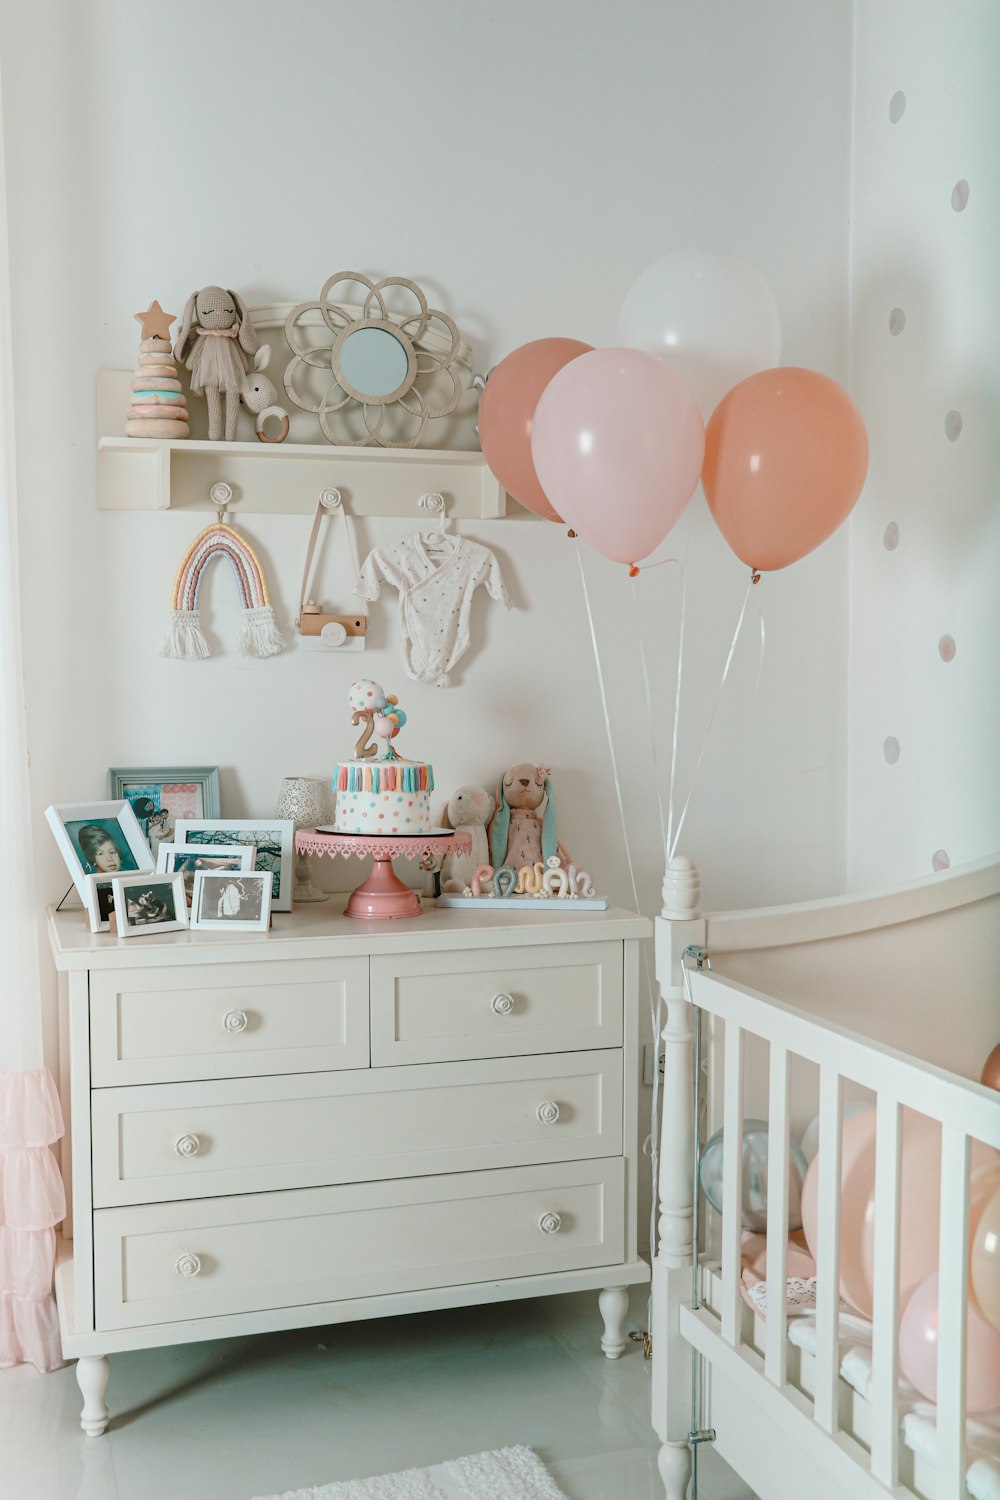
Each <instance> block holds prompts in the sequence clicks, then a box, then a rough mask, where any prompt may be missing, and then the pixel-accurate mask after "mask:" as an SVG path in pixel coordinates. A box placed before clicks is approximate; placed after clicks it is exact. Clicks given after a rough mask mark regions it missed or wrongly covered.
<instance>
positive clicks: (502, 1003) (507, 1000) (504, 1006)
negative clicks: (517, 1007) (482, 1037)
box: [491, 991, 514, 1016]
mask: <svg viewBox="0 0 1000 1500" xmlns="http://www.w3.org/2000/svg"><path fill="white" fill-rule="evenodd" d="M491 1004H492V1007H493V1010H494V1011H495V1013H496V1014H497V1015H498V1016H509V1015H510V1013H511V1011H512V1010H513V1009H514V996H513V995H507V994H504V992H503V991H501V992H500V994H499V995H494V996H493V1000H492V1002H491Z"/></svg>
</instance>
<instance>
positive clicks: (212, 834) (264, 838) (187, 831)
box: [174, 818, 295, 911]
mask: <svg viewBox="0 0 1000 1500" xmlns="http://www.w3.org/2000/svg"><path fill="white" fill-rule="evenodd" d="M174 842H175V843H176V844H223V845H229V846H231V845H233V844H249V845H252V846H253V848H254V850H255V856H254V869H255V870H257V871H260V870H270V871H271V875H272V877H273V879H272V886H271V910H272V911H291V909H292V888H293V873H292V863H293V854H294V848H293V845H294V842H295V825H294V823H293V821H292V819H291V818H200V819H199V818H180V819H178V822H177V832H176V835H175V838H174Z"/></svg>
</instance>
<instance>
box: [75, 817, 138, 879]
mask: <svg viewBox="0 0 1000 1500" xmlns="http://www.w3.org/2000/svg"><path fill="white" fill-rule="evenodd" d="M65 826H66V832H67V833H68V834H69V837H70V840H71V842H72V844H73V847H74V848H75V849H76V852H77V854H78V855H79V856H80V859H81V862H82V864H83V868H84V872H85V874H87V875H117V874H119V872H120V871H122V870H136V869H138V865H137V864H136V862H135V860H134V859H133V857H132V852H131V850H130V849H129V847H128V845H127V844H126V842H125V840H124V838H123V837H122V831H121V828H120V827H119V825H118V822H117V820H116V819H112V818H106V819H105V818H102V819H100V820H97V819H94V820H89V819H80V820H77V821H73V822H69V823H67V824H66V825H65Z"/></svg>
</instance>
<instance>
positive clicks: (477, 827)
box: [441, 786, 493, 896]
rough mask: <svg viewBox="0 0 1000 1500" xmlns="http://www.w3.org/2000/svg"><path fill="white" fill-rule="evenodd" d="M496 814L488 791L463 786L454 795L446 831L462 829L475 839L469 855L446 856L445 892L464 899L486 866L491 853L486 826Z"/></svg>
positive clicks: (443, 868)
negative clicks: (482, 867)
mask: <svg viewBox="0 0 1000 1500" xmlns="http://www.w3.org/2000/svg"><path fill="white" fill-rule="evenodd" d="M492 812H493V798H492V797H491V796H490V794H489V792H488V791H487V790H486V788H485V787H482V786H460V787H459V789H458V791H457V792H452V794H451V796H450V797H449V799H448V806H447V809H446V810H445V814H444V817H443V818H442V820H441V822H442V826H443V827H445V828H461V829H462V831H463V832H464V833H468V834H471V835H472V848H471V850H470V851H469V853H468V854H446V855H445V857H444V860H443V862H442V865H441V889H442V890H443V891H445V892H448V893H450V894H454V895H458V896H460V895H461V894H462V892H463V891H464V890H465V888H466V886H467V885H469V884H470V882H471V880H472V876H473V874H474V873H475V871H476V869H477V868H478V867H479V866H480V865H484V864H486V862H487V860H488V858H489V850H488V845H487V842H486V825H487V823H488V822H489V821H490V817H491V815H492Z"/></svg>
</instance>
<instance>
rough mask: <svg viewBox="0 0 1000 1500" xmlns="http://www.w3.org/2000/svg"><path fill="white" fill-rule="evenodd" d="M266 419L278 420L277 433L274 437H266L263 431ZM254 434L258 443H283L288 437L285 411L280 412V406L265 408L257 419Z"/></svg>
mask: <svg viewBox="0 0 1000 1500" xmlns="http://www.w3.org/2000/svg"><path fill="white" fill-rule="evenodd" d="M268 417H278V418H279V426H278V432H277V435H276V436H275V437H268V435H267V433H266V432H265V431H264V423H265V422H266V421H267V419H268ZM256 432H257V441H258V443H283V442H284V441H285V438H286V437H287V436H288V413H287V411H282V409H281V407H280V406H265V408H264V410H263V411H262V412H261V414H260V416H259V417H258V418H257V427H256Z"/></svg>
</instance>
